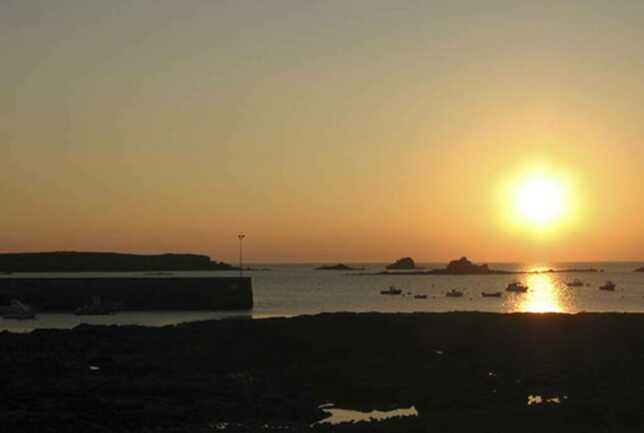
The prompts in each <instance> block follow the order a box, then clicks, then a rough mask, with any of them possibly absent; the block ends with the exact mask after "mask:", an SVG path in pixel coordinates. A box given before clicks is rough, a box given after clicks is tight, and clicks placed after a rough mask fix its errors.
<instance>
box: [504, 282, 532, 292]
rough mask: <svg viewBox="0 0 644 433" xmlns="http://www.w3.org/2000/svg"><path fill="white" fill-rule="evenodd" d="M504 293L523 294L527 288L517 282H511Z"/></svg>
mask: <svg viewBox="0 0 644 433" xmlns="http://www.w3.org/2000/svg"><path fill="white" fill-rule="evenodd" d="M505 291H506V292H514V293H525V292H527V291H528V286H526V285H525V284H522V283H520V282H519V281H513V282H511V283H510V284H508V287H506V288H505Z"/></svg>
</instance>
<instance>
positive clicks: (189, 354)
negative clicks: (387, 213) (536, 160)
mask: <svg viewBox="0 0 644 433" xmlns="http://www.w3.org/2000/svg"><path fill="white" fill-rule="evenodd" d="M0 344H1V345H2V346H3V348H4V353H5V355H4V356H3V357H2V358H1V359H0V371H2V372H3V373H2V379H3V388H4V391H5V394H6V395H11V396H13V398H12V399H10V400H9V401H8V405H7V407H6V408H4V409H2V410H0V421H1V422H2V423H3V425H4V426H6V428H7V429H8V430H12V431H24V430H29V429H34V428H35V429H36V430H38V428H39V427H42V426H47V427H48V428H49V429H51V430H52V431H55V430H58V431H86V432H99V431H101V432H111V431H114V432H116V431H124V430H130V431H144V430H146V429H149V430H151V431H162V432H170V431H172V432H175V433H176V432H184V431H185V432H188V431H210V430H208V425H214V424H217V423H228V424H227V425H228V428H227V429H226V430H225V431H232V432H236V431H239V432H241V431H270V430H269V429H267V428H265V427H262V426H264V425H267V426H273V427H275V426H290V427H288V428H287V429H286V431H338V432H344V431H346V432H362V431H371V432H385V431H386V432H402V431H405V432H412V433H413V432H416V431H418V432H420V431H428V430H435V431H454V432H460V431H464V432H465V431H468V432H469V431H475V430H476V431H503V432H505V431H508V432H509V431H546V430H549V431H591V430H592V431H603V429H607V428H610V429H612V431H635V430H637V429H638V427H642V426H644V414H643V413H642V411H641V408H640V403H639V398H636V396H637V395H639V393H640V392H641V391H642V390H644V372H642V369H641V365H642V362H643V361H644V314H641V313H578V314H556V313H545V314H534V313H507V314H499V313H477V312H450V313H395V314H394V313H390V314H388V313H325V314H318V315H304V316H296V317H293V318H267V319H261V320H243V319H242V320H237V319H228V320H221V321H203V322H194V323H188V324H181V325H175V326H166V327H161V328H147V327H141V326H88V325H81V326H78V327H76V328H74V329H71V330H36V331H34V332H32V333H29V334H13V333H8V332H1V333H0ZM529 396H533V397H534V396H540V397H542V400H543V402H542V404H534V405H532V404H531V405H528V401H529ZM554 399H556V401H555V400H554ZM325 403H334V404H335V405H336V407H339V408H345V409H352V410H361V411H365V412H369V411H372V410H382V411H386V410H391V409H393V408H405V407H411V406H414V407H415V408H416V409H417V410H418V416H416V417H413V418H405V419H390V420H385V421H381V422H378V423H360V424H355V425H344V424H340V425H336V426H329V425H315V426H312V425H313V424H314V423H315V422H317V421H320V420H321V419H323V418H324V417H325V416H326V414H325V413H324V412H323V411H322V410H321V409H320V408H319V406H320V405H322V404H325ZM116 414H118V415H119V416H116ZM481 429H483V430H481Z"/></svg>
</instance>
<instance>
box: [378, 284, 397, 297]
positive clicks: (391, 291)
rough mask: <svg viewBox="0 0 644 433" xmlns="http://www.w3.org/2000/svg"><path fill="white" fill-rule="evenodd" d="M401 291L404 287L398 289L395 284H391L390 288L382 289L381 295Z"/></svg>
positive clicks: (394, 293)
mask: <svg viewBox="0 0 644 433" xmlns="http://www.w3.org/2000/svg"><path fill="white" fill-rule="evenodd" d="M401 293H402V289H398V288H396V287H394V286H389V288H388V289H386V290H381V291H380V294H381V295H400V294H401Z"/></svg>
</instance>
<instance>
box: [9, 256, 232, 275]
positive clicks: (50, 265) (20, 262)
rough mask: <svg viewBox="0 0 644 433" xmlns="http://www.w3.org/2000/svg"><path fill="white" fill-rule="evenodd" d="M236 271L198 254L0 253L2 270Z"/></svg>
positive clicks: (12, 271)
mask: <svg viewBox="0 0 644 433" xmlns="http://www.w3.org/2000/svg"><path fill="white" fill-rule="evenodd" d="M213 270H216V271H235V270H239V268H238V267H235V266H232V265H229V264H227V263H223V262H216V261H212V260H211V259H210V257H208V256H204V255H197V254H158V255H142V254H124V253H103V252H75V251H58V252H38V253H8V254H0V272H2V273H15V272H159V271H213Z"/></svg>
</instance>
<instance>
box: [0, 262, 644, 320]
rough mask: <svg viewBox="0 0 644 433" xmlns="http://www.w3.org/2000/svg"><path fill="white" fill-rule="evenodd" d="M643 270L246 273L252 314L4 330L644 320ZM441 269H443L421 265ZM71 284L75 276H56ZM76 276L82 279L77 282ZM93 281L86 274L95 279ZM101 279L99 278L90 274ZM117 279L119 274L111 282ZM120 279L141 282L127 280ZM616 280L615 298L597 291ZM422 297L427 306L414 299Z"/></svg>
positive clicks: (163, 315) (298, 269)
mask: <svg viewBox="0 0 644 433" xmlns="http://www.w3.org/2000/svg"><path fill="white" fill-rule="evenodd" d="M352 265H353V266H362V267H365V268H367V269H366V270H365V271H361V272H378V271H382V270H383V269H384V266H385V265H384V264H352ZM642 265H643V264H642V263H615V262H613V263H555V264H532V265H522V264H512V263H493V264H490V267H492V268H493V269H503V270H515V271H516V270H526V271H530V270H536V269H550V268H553V269H563V268H566V269H570V268H577V269H579V268H598V269H603V270H604V272H598V273H562V274H527V275H483V276H481V275H475V276H451V275H432V276H423V275H405V276H373V275H369V276H365V275H358V274H360V272H335V271H315V270H313V268H314V267H316V266H317V265H316V264H307V265H303V264H297V265H270V264H269V265H254V266H256V267H258V268H263V267H267V268H270V269H271V271H251V272H246V275H250V276H252V278H253V288H254V296H255V308H254V310H253V311H251V312H225V313H222V312H210V311H203V312H184V311H181V312H175V311H166V312H141V313H137V312H123V313H117V314H114V315H111V316H93V317H92V316H81V317H79V316H74V315H72V314H57V313H41V314H39V315H38V318H37V319H35V320H28V321H14V320H0V330H10V331H16V332H21V331H22V332H24V331H30V330H33V329H36V328H70V327H74V326H76V325H78V324H81V323H92V324H122V325H125V324H137V325H147V326H163V325H170V324H176V323H181V322H189V321H195V320H207V319H223V318H231V317H247V318H266V317H275V316H296V315H302V314H317V313H323V312H339V311H350V312H369V311H377V312H417V311H433V312H445V311H489V312H501V313H511V312H565V313H578V312H582V311H589V312H590V311H592V312H609V311H610V312H644V273H636V272H633V271H634V270H635V269H636V268H638V267H641V266H642ZM422 266H425V267H427V268H440V267H444V264H422ZM58 275H59V276H70V274H58ZM77 275H78V274H77ZM89 275H90V274H84V276H89ZM91 275H97V274H91ZM110 275H114V274H110ZM119 275H128V276H132V275H143V274H136V273H127V274H119ZM173 275H177V276H195V277H196V276H206V275H208V276H212V275H217V276H236V275H237V274H234V273H228V272H176V273H174V274H173ZM575 278H579V279H581V280H582V281H583V282H584V283H585V284H586V285H585V286H584V287H568V286H567V285H566V284H565V283H566V282H567V281H572V280H573V279H575ZM515 279H518V280H521V281H523V282H524V283H526V284H527V285H528V286H529V288H530V289H529V291H528V292H527V293H525V294H514V293H508V292H505V291H504V289H505V287H506V286H507V285H508V284H509V283H510V282H511V281H513V280H515ZM607 280H612V281H614V282H615V283H616V284H617V289H616V291H615V292H605V291H600V290H598V287H599V286H600V285H601V284H603V283H604V282H606V281H607ZM391 285H394V286H396V287H399V288H401V289H403V295H402V296H385V295H381V294H380V290H383V289H386V288H387V287H389V286H391ZM450 289H458V290H461V291H463V292H464V296H463V297H462V298H448V297H446V296H445V292H447V291H448V290H450ZM483 291H486V292H495V291H502V292H503V295H502V297H501V298H483V297H482V296H481V292H483ZM416 294H424V295H427V299H414V295H416Z"/></svg>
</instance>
